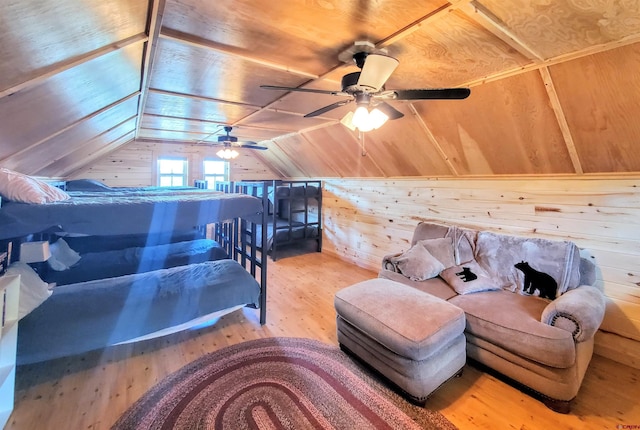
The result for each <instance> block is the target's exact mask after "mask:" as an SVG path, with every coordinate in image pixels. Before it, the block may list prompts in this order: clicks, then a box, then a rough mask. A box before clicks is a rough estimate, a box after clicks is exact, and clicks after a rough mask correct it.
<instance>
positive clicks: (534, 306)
mask: <svg viewBox="0 0 640 430" xmlns="http://www.w3.org/2000/svg"><path fill="white" fill-rule="evenodd" d="M411 245H412V246H411V248H410V249H409V250H407V251H405V252H403V253H399V254H390V255H387V256H386V257H385V258H384V261H383V264H382V266H383V267H382V270H381V271H380V273H379V277H381V278H386V279H391V280H394V281H398V282H401V283H403V284H406V285H409V286H411V287H414V288H417V289H418V290H420V291H423V292H425V293H428V294H432V295H434V296H437V297H439V298H441V299H444V300H447V301H448V302H449V303H452V304H454V305H456V306H458V307H460V308H461V309H462V310H464V312H465V317H466V328H465V335H466V339H467V357H468V358H470V359H472V360H475V361H476V362H478V363H481V364H482V365H485V366H487V367H489V368H491V369H493V370H495V371H497V372H499V373H500V374H502V375H504V376H506V377H508V379H510V380H512V381H515V382H516V385H517V386H518V387H519V388H525V389H526V391H529V392H530V393H531V394H534V396H535V397H537V398H539V399H541V400H542V401H543V402H544V403H545V404H546V405H547V406H548V407H550V408H551V409H553V410H555V411H558V412H563V413H567V412H569V410H570V402H571V400H573V399H574V398H575V396H576V394H577V393H578V390H579V388H580V385H581V383H582V380H583V378H584V375H585V372H586V370H587V367H588V365H589V362H590V360H591V356H592V353H593V337H594V334H595V332H596V331H597V329H598V327H599V326H600V323H601V322H602V319H603V317H604V309H605V303H604V296H603V294H602V293H601V292H600V291H599V290H598V289H597V288H595V287H593V284H594V283H595V266H594V264H593V263H592V262H590V261H588V260H587V259H585V258H581V257H580V253H579V249H578V248H577V247H576V246H575V244H573V243H571V242H563V241H550V240H545V239H534V238H526V237H516V236H509V235H499V234H495V233H491V232H485V231H476V230H472V229H465V228H459V227H456V226H447V225H441V224H436V223H420V224H419V225H418V226H417V227H416V230H415V231H414V236H413V239H412V242H411ZM424 249H427V251H428V254H424V252H423V251H424ZM425 255H426V256H425ZM432 257H435V258H432ZM431 260H438V261H435V262H434V261H431ZM522 261H526V262H527V263H528V264H529V265H530V267H532V268H534V269H536V270H537V271H538V272H542V273H546V274H547V275H549V276H551V277H552V278H554V280H555V282H556V284H557V288H556V291H554V293H555V294H556V295H557V298H555V299H554V300H550V299H548V298H541V297H537V296H538V294H539V292H538V291H539V290H537V289H533V290H531V292H534V295H531V294H529V292H530V289H527V290H526V291H524V292H523V289H524V287H525V286H524V280H525V279H524V278H525V276H524V273H523V272H522V271H521V270H520V269H517V268H516V267H514V266H515V265H516V264H517V263H521V262H522ZM425 262H427V263H426V264H425ZM428 262H431V263H433V264H431V263H428ZM439 263H442V264H441V265H440V264H439ZM432 266H434V267H432ZM464 267H467V268H468V269H467V271H466V272H469V271H470V272H472V273H473V274H474V275H475V276H476V278H475V279H472V280H469V279H468V282H464V279H465V278H469V277H468V276H467V273H466V272H465V271H464V269H463V268H464ZM443 268H444V270H442V269H443ZM438 274H439V275H440V276H438ZM433 276H435V277H433ZM531 276H533V277H534V278H543V280H547V281H548V277H547V276H544V275H535V274H533V275H531ZM410 278H411V279H410ZM443 278H446V279H447V281H445V280H444V279H443ZM470 278H473V276H471V277H470ZM412 279H413V280H412ZM551 282H553V281H551ZM534 287H538V285H536V283H535V282H534ZM454 288H455V289H454Z"/></svg>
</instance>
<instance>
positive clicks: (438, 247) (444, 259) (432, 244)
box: [418, 237, 456, 268]
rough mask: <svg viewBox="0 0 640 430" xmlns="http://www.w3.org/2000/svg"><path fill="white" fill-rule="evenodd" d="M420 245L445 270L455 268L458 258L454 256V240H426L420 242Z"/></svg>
mask: <svg viewBox="0 0 640 430" xmlns="http://www.w3.org/2000/svg"><path fill="white" fill-rule="evenodd" d="M418 243H419V244H421V245H422V246H424V247H425V248H426V249H427V251H429V252H430V253H431V255H433V256H434V257H436V258H437V259H438V261H440V262H441V263H442V265H443V266H444V267H445V268H447V267H451V266H455V264H456V258H455V256H454V254H453V240H452V239H451V238H450V237H443V238H440V239H424V240H419V241H418Z"/></svg>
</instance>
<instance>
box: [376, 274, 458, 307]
mask: <svg viewBox="0 0 640 430" xmlns="http://www.w3.org/2000/svg"><path fill="white" fill-rule="evenodd" d="M378 277H379V278H384V279H390V280H392V281H396V282H399V283H401V284H404V285H407V286H409V287H412V288H415V289H416V290H420V291H422V292H423V293H427V294H431V295H432V296H436V297H438V298H439V299H442V300H449V299H450V298H451V297H454V296H455V295H456V294H457V293H456V292H455V291H454V290H453V289H452V288H451V287H450V286H449V285H448V284H447V283H446V282H444V280H443V279H442V278H439V277H435V278H431V279H427V280H424V281H412V280H411V279H409V278H407V277H406V276H404V275H403V274H402V273H398V272H393V271H391V270H385V269H382V270H381V271H380V273H378Z"/></svg>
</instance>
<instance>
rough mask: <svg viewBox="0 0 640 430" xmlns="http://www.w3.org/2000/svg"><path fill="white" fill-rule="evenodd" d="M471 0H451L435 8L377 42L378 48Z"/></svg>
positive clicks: (390, 43) (399, 38)
mask: <svg viewBox="0 0 640 430" xmlns="http://www.w3.org/2000/svg"><path fill="white" fill-rule="evenodd" d="M470 1H471V0H449V4H448V5H444V6H442V7H440V8H439V9H436V10H434V11H433V12H431V13H430V14H428V15H425V16H423V17H422V18H420V19H417V20H415V21H414V22H412V23H411V24H409V25H407V26H406V27H404V28H402V29H400V30H398V31H396V32H395V33H393V34H391V35H389V36H387V37H385V38H384V39H382V40H380V41H379V42H377V43H376V44H375V45H376V48H384V47H386V46H389V45H392V44H394V43H396V42H397V41H399V40H401V39H404V38H405V37H407V36H409V35H410V34H411V33H414V32H415V31H417V30H419V29H420V28H421V27H422V26H423V25H426V24H429V23H430V22H433V21H435V20H438V19H441V18H443V17H444V16H445V15H448V14H449V13H451V12H452V11H454V10H456V9H458V8H459V7H460V5H462V4H466V3H469V2H470Z"/></svg>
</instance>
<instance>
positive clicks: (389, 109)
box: [376, 102, 404, 119]
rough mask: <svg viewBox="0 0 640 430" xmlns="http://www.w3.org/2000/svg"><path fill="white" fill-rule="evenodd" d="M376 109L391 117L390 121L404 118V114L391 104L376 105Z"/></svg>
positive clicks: (381, 103)
mask: <svg viewBox="0 0 640 430" xmlns="http://www.w3.org/2000/svg"><path fill="white" fill-rule="evenodd" d="M376 109H379V110H380V111H381V112H382V113H383V114H385V115H386V116H388V117H389V119H400V118H402V117H403V116H404V114H403V113H402V112H400V111H399V110H398V109H396V108H394V107H393V106H391V105H390V104H389V103H385V102H380V103H378V104H377V105H376Z"/></svg>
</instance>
